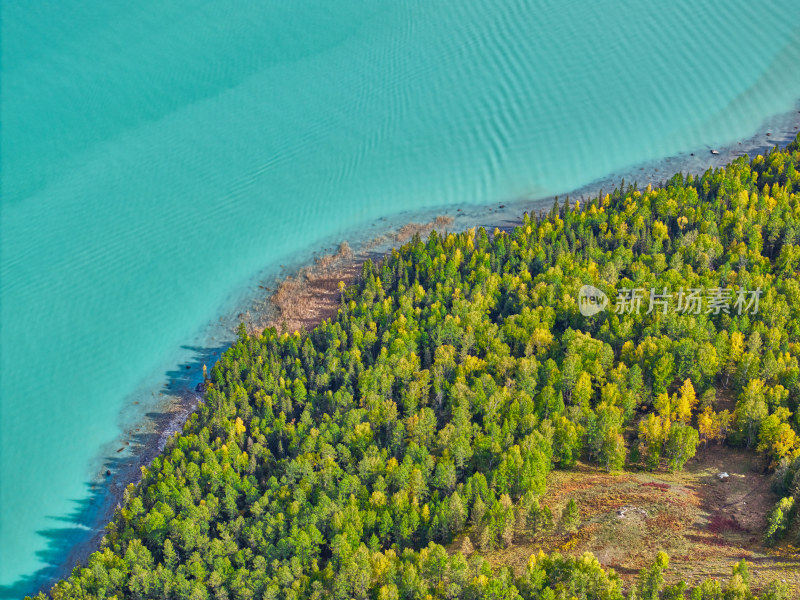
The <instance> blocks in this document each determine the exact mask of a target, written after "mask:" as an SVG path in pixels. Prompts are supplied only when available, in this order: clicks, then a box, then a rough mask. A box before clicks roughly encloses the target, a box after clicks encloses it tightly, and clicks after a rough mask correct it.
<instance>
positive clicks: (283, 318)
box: [239, 216, 453, 335]
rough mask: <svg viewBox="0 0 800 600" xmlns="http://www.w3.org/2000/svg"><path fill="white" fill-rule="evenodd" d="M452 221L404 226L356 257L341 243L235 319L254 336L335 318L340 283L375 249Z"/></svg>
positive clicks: (438, 219)
mask: <svg viewBox="0 0 800 600" xmlns="http://www.w3.org/2000/svg"><path fill="white" fill-rule="evenodd" d="M452 222H453V218H452V217H450V216H438V217H436V218H435V219H434V220H433V221H431V222H429V223H408V224H406V225H403V226H402V227H400V228H399V229H397V230H396V231H392V232H389V233H387V234H385V235H382V236H380V237H378V238H375V239H373V240H370V241H368V242H367V243H365V244H363V245H362V246H361V248H360V250H359V253H358V254H356V253H354V252H353V250H352V249H351V248H350V246H349V245H348V244H347V242H342V243H341V244H340V246H339V249H338V250H337V251H336V252H335V253H333V254H326V255H323V256H321V257H319V258H317V259H316V261H315V262H314V264H313V265H310V266H306V267H304V268H302V269H301V270H300V271H299V272H298V273H296V274H295V275H290V276H289V277H286V278H285V279H284V280H283V281H281V282H279V283H278V285H277V288H276V289H275V291H274V292H273V293H272V294H271V295H270V296H269V297H267V298H266V299H265V300H264V301H263V302H259V303H257V304H256V305H255V307H254V310H253V311H251V312H247V313H242V314H240V315H239V320H240V321H241V322H243V323H245V325H246V326H247V329H248V331H249V333H251V334H254V335H258V334H260V333H261V332H262V331H263V330H264V329H266V328H267V327H275V328H276V329H277V330H279V331H287V332H289V333H292V332H294V331H297V330H299V329H306V330H310V329H312V328H314V327H315V326H317V325H318V324H319V323H320V322H322V321H323V320H325V319H330V318H333V317H335V316H336V311H337V310H338V308H339V301H340V290H339V284H340V282H341V283H344V284H345V285H349V284H351V283H353V282H355V281H356V280H357V279H358V277H359V275H360V274H361V266H362V265H363V263H364V261H365V260H367V259H368V258H371V259H373V260H375V261H378V260H380V259H381V257H382V255H381V253H376V251H375V249H376V248H381V247H383V248H385V247H386V246H387V245H388V244H403V243H405V242H407V241H408V240H410V239H411V238H412V237H414V235H415V234H417V233H419V234H420V235H425V234H427V233H429V232H430V231H432V230H433V229H437V230H444V229H445V228H446V227H447V226H448V225H450V224H451V223H452ZM262 287H263V286H262ZM265 289H267V288H265Z"/></svg>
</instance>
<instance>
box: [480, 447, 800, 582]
mask: <svg viewBox="0 0 800 600" xmlns="http://www.w3.org/2000/svg"><path fill="white" fill-rule="evenodd" d="M721 471H726V472H728V474H729V478H728V479H727V480H726V481H721V480H720V479H719V478H718V477H717V475H718V474H719V473H720V472H721ZM572 498H574V499H575V500H576V501H577V503H578V506H579V507H580V510H581V527H580V528H579V530H578V532H577V534H575V535H573V536H566V535H564V534H562V533H560V532H559V531H558V530H557V528H556V530H555V531H553V532H550V533H548V534H546V535H537V536H535V537H532V536H530V535H528V534H526V533H525V532H518V535H517V536H516V538H515V544H514V545H513V546H512V547H510V548H506V549H503V550H498V551H494V552H492V553H490V554H489V555H488V558H489V560H490V562H492V563H493V564H495V565H501V564H504V565H508V566H511V567H512V568H514V569H515V570H516V571H517V572H521V571H522V570H523V569H524V568H525V565H526V564H527V559H528V557H529V556H530V555H531V554H532V553H535V552H538V551H539V550H544V551H545V552H548V551H554V550H559V551H561V552H562V553H568V554H572V555H576V556H578V555H580V554H582V553H583V552H586V551H589V552H592V553H593V554H594V555H595V556H596V557H597V558H598V560H599V561H600V562H601V563H602V564H603V566H605V567H610V568H613V569H615V570H616V571H617V572H618V573H619V574H620V575H621V576H622V577H623V579H626V580H628V581H630V580H631V579H633V578H634V577H635V576H636V575H637V574H638V572H639V570H640V569H642V568H644V567H646V566H648V565H649V564H650V563H651V562H652V561H653V559H654V558H655V556H656V554H657V553H658V552H659V551H660V550H663V551H664V552H666V553H667V554H669V556H670V567H669V570H668V572H667V580H668V581H669V582H676V581H679V580H684V581H687V582H688V583H691V584H693V583H698V582H700V581H702V580H703V579H707V578H716V579H725V578H727V577H728V576H730V573H731V567H732V566H733V565H734V564H735V563H736V562H738V561H739V560H741V559H742V558H745V559H747V560H748V561H750V562H751V563H752V568H751V574H752V577H753V581H752V587H753V589H754V590H759V589H761V588H763V587H764V586H765V585H767V584H768V583H769V582H770V581H772V580H773V579H779V580H785V581H786V582H787V583H788V584H789V585H790V586H791V587H792V589H793V590H794V591H795V592H800V556H798V555H797V554H794V555H792V554H788V555H786V553H784V554H785V555H780V554H778V553H777V552H774V551H772V550H770V549H768V548H766V547H765V546H764V545H763V543H762V535H763V531H764V526H765V522H766V521H765V519H766V514H767V512H768V511H769V510H770V509H771V508H772V506H773V505H774V503H775V502H776V501H777V498H776V496H775V495H774V494H773V493H772V492H771V491H770V486H769V475H768V474H766V473H764V470H763V463H762V462H761V460H760V459H759V458H758V457H756V456H755V455H754V454H753V453H752V452H746V451H740V450H734V449H730V448H720V447H714V448H709V449H708V450H701V451H700V453H699V455H698V457H697V458H696V459H694V460H692V461H691V462H690V463H689V464H687V466H686V469H685V470H684V471H683V472H682V473H667V472H656V473H650V472H629V473H622V474H619V475H609V474H607V473H605V472H602V471H600V470H598V469H596V468H595V467H593V466H589V465H584V464H579V465H578V466H577V467H576V468H575V469H573V470H570V471H555V472H553V473H552V474H551V475H550V477H549V479H548V492H547V494H546V495H545V497H544V499H543V502H544V504H546V505H547V506H549V507H550V508H551V509H552V511H553V513H554V515H558V514H560V512H561V510H562V509H563V507H564V506H566V504H567V502H568V501H569V500H570V499H572Z"/></svg>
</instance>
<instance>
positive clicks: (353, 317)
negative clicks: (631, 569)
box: [37, 138, 800, 600]
mask: <svg viewBox="0 0 800 600" xmlns="http://www.w3.org/2000/svg"><path fill="white" fill-rule="evenodd" d="M798 169H800V138H798V139H797V140H795V142H793V143H792V144H791V145H790V146H789V147H787V148H786V149H784V150H779V149H777V148H775V149H773V150H771V151H770V152H769V153H767V154H766V155H765V156H761V155H760V156H757V157H755V158H753V159H748V158H747V157H742V158H739V159H737V160H735V161H734V162H733V163H731V164H730V165H728V166H726V167H725V168H722V169H717V170H713V171H712V170H709V171H707V172H706V173H704V174H703V175H702V176H699V177H693V176H691V175H688V176H685V175H682V174H676V175H675V176H673V177H672V178H671V179H670V180H668V181H666V182H664V183H663V184H662V185H661V186H658V187H651V186H648V187H647V188H645V189H637V186H636V185H626V184H625V182H624V181H623V182H622V184H621V185H620V187H619V188H617V189H615V190H614V191H613V192H611V193H608V194H602V193H601V194H599V195H598V196H597V197H596V198H594V199H592V200H591V201H589V202H586V203H584V204H580V203H578V202H570V200H569V198H567V199H564V200H563V201H559V200H558V199H557V200H556V202H555V204H554V205H553V207H552V209H551V210H549V211H543V212H541V213H538V214H532V215H527V214H526V215H525V216H524V217H523V219H522V222H521V224H520V225H519V226H517V227H515V228H513V230H510V231H501V230H495V231H494V232H487V231H485V230H484V229H477V230H470V231H465V232H461V233H448V234H439V233H436V232H433V233H431V234H430V236H429V237H428V238H427V240H423V239H421V238H420V237H419V236H417V237H415V238H414V239H413V240H412V241H411V242H410V243H408V244H406V245H404V246H402V247H400V248H397V249H395V250H393V251H392V252H391V253H390V254H388V255H386V256H385V257H384V259H383V260H381V261H380V262H379V263H373V262H372V261H366V262H365V263H364V265H363V268H362V272H361V276H360V278H359V280H358V281H357V283H355V284H354V285H351V286H348V287H344V286H342V288H341V289H342V294H341V304H340V307H339V309H338V314H337V315H336V317H335V318H333V319H329V320H326V321H324V322H322V323H320V324H319V325H318V326H317V327H315V328H314V329H313V330H312V331H299V332H293V333H289V332H284V331H276V330H275V329H267V330H265V331H264V332H263V333H262V334H260V335H257V336H256V335H248V333H247V331H246V330H245V328H244V327H243V326H242V327H240V330H239V335H238V341H237V342H236V343H235V344H234V345H233V346H232V347H231V348H230V349H229V350H227V351H226V352H225V353H224V355H223V356H222V358H221V359H220V360H219V361H218V362H217V363H216V364H215V365H214V366H213V368H211V369H210V371H209V374H208V382H207V391H206V393H205V398H204V401H203V402H202V403H201V405H200V407H199V409H198V410H197V412H196V413H194V414H193V415H192V416H191V417H190V418H189V419H188V421H187V423H186V425H185V427H184V429H183V431H182V433H180V434H176V436H175V437H174V438H172V439H171V440H170V441H169V443H168V444H167V447H166V449H165V451H164V453H163V454H162V455H161V456H159V457H158V458H156V459H155V460H154V461H153V462H152V464H150V465H149V466H148V467H146V468H143V469H142V480H141V482H140V483H139V484H138V485H130V486H129V487H128V489H127V491H126V493H125V499H124V502H123V504H122V505H121V507H120V508H118V509H117V511H116V513H115V515H114V517H113V520H112V521H111V522H110V523H109V524H108V526H107V533H106V535H105V538H104V540H103V542H102V547H101V549H100V550H99V551H98V552H96V553H94V554H93V555H92V556H91V557H90V559H89V561H88V564H87V565H86V566H79V567H77V568H75V570H74V571H73V573H72V575H71V576H70V577H69V578H68V579H66V580H64V581H61V582H59V583H57V584H56V585H55V586H54V587H53V588H52V589H51V590H50V591H49V592H48V593H40V594H39V595H38V596H37V598H41V599H44V598H48V597H49V598H53V599H66V598H98V599H99V598H120V599H121V598H137V599H138V598H176V599H177V598H181V599H183V598H191V599H196V600H203V599H221V600H224V599H230V600H234V599H236V600H239V599H241V600H249V599H258V600H261V599H265V600H267V599H286V600H295V599H302V598H313V599H321V598H335V599H350V598H354V599H374V600H399V599H421V600H422V599H428V598H430V599H443V598H448V599H450V598H464V599H468V600H469V599H476V600H477V599H497V600H500V599H509V600H512V599H540V598H541V599H545V600H556V599H559V600H570V599H572V598H576V599H581V600H583V599H587V600H588V599H592V600H594V599H597V600H617V599H619V600H622V599H627V600H634V599H637V600H645V599H646V600H657V599H663V600H677V599H681V598H686V599H692V600H747V599H751V598H756V597H758V598H761V599H762V600H778V599H782V598H784V599H785V598H789V597H790V595H789V594H790V592H789V590H788V589H787V588H786V586H785V585H783V584H782V583H780V582H779V581H776V582H774V583H773V584H772V585H771V586H769V587H768V588H767V589H764V590H760V591H759V595H756V594H755V593H753V592H751V590H750V589H749V585H748V582H749V578H750V575H749V571H748V565H747V563H746V562H744V561H742V562H740V563H739V564H736V565H731V574H730V578H729V579H728V580H727V581H717V580H708V581H705V582H703V583H702V584H699V585H694V586H689V585H687V584H686V583H683V582H679V583H677V584H672V585H667V584H666V583H665V576H664V573H665V571H666V570H667V569H668V568H669V567H668V565H669V558H668V557H667V556H666V555H665V554H663V553H660V554H658V555H657V556H654V557H653V562H652V565H651V567H649V568H647V569H644V570H643V571H642V572H641V573H640V575H639V577H638V579H637V580H636V582H635V583H633V584H630V585H627V584H624V583H623V581H622V579H621V577H620V576H619V575H618V574H617V573H615V571H614V570H613V569H610V568H604V567H603V566H602V565H601V564H600V563H599V562H598V560H597V559H596V558H595V557H593V556H592V555H590V554H588V553H587V554H584V555H582V556H570V555H568V554H567V553H565V554H561V553H559V552H555V551H554V552H552V553H549V554H544V553H540V554H538V555H534V556H531V558H530V560H529V561H528V564H527V568H526V569H525V570H524V572H522V573H519V572H516V573H515V572H512V570H511V569H510V568H505V567H501V568H493V567H492V566H491V565H490V564H489V562H488V561H487V560H485V558H484V554H485V553H486V552H488V551H490V550H492V549H495V548H498V547H506V546H509V545H512V544H514V543H515V542H517V541H518V540H520V539H522V538H527V537H530V536H535V535H536V534H537V532H538V531H542V530H544V529H547V528H552V527H564V528H566V529H568V530H569V529H573V528H574V527H575V526H576V521H577V520H578V519H579V515H580V506H577V505H574V503H572V504H571V505H570V506H569V507H568V510H565V511H564V514H562V515H554V514H553V513H552V511H551V510H550V508H549V507H547V506H545V505H544V504H543V503H542V502H540V499H541V498H542V496H543V493H544V491H545V489H546V486H547V477H548V473H550V472H551V471H552V470H553V469H570V468H572V467H573V466H574V465H575V464H576V462H577V461H579V460H580V461H585V462H590V463H593V464H595V465H598V466H599V467H601V468H602V469H605V470H607V471H609V472H617V471H621V470H630V469H643V470H665V469H666V470H680V469H682V468H683V467H684V465H685V464H686V463H687V461H689V460H690V459H692V457H693V456H694V455H695V453H696V452H697V451H698V449H699V448H700V447H701V446H703V447H709V448H712V449H713V447H714V446H715V445H720V444H727V445H732V446H737V447H742V448H749V449H750V450H751V451H752V452H754V453H758V454H759V455H760V456H762V457H763V461H764V464H765V467H766V468H769V469H770V470H772V471H774V473H775V475H774V479H775V486H776V490H777V492H778V494H779V496H780V497H781V498H782V499H781V501H780V502H779V503H778V505H776V506H775V508H774V510H773V511H772V513H771V514H770V515H769V522H768V525H767V528H766V530H765V531H764V536H765V539H767V540H768V541H769V542H770V543H774V544H779V543H784V542H786V541H787V540H788V541H791V542H792V543H800V540H797V539H795V536H797V523H795V513H796V512H797V509H796V506H795V504H796V503H795V498H796V497H797V496H798V495H799V494H800V439H799V438H798V431H800V412H799V411H798V404H799V403H800V363H799V362H798V360H799V359H800V280H798V268H800V172H799V171H798ZM584 286H593V287H594V288H597V289H598V290H601V291H602V292H603V293H604V294H605V295H606V296H607V298H608V300H609V302H608V306H607V308H606V309H605V310H601V311H600V312H597V313H596V314H592V315H589V316H586V315H584V314H583V312H582V310H581V309H582V306H583V305H582V304H581V302H582V298H581V289H582V288H584ZM455 540H459V542H461V541H464V542H465V543H461V544H456V543H455ZM465 546H466V547H467V548H469V549H471V550H472V551H471V552H469V551H467V552H463V551H462V549H463V548H464V547H465Z"/></svg>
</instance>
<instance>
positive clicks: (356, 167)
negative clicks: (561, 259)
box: [0, 0, 800, 597]
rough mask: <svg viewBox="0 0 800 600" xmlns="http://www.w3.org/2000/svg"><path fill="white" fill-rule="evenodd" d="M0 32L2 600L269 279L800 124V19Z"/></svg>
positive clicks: (206, 14) (730, 13) (786, 1)
mask: <svg viewBox="0 0 800 600" xmlns="http://www.w3.org/2000/svg"><path fill="white" fill-rule="evenodd" d="M1 17H2V29H1V30H0V34H1V35H0V44H1V45H2V56H1V59H2V60H1V61H0V86H1V88H0V91H1V92H2V94H1V95H0V153H1V156H0V168H1V169H2V170H1V171H0V176H1V179H0V181H1V182H2V183H1V184H0V192H1V196H0V210H2V213H0V217H1V224H0V317H1V320H0V327H1V329H0V336H1V339H0V341H1V344H0V597H18V596H20V595H22V594H24V593H27V592H34V591H36V589H37V588H38V587H39V586H40V585H42V583H43V582H44V581H46V579H47V577H49V576H51V575H52V574H53V573H55V572H56V571H54V570H53V566H54V565H55V566H57V565H59V564H60V562H62V561H63V557H64V556H65V555H66V553H67V552H68V551H69V549H70V547H71V545H74V544H75V543H77V542H80V541H82V540H85V539H86V538H87V536H89V535H90V534H91V531H90V529H91V527H93V525H92V518H91V517H92V511H93V507H94V506H97V502H98V501H97V498H98V497H99V496H101V495H102V492H98V491H97V488H92V487H91V484H92V483H93V482H96V481H97V480H98V476H101V474H102V472H104V470H105V468H106V467H107V466H108V465H109V464H110V463H109V460H110V459H113V453H114V452H116V448H117V447H118V446H119V445H120V442H119V440H124V439H126V438H125V436H126V435H127V432H128V428H129V427H132V426H133V424H135V423H136V422H137V420H141V418H143V415H144V413H145V412H147V411H148V410H154V407H155V406H156V401H157V398H158V396H157V393H158V392H159V391H160V390H161V389H162V387H163V385H164V383H165V382H166V380H167V379H168V373H169V372H170V371H172V370H174V369H176V368H179V365H180V364H181V363H182V362H183V361H191V360H193V359H194V358H196V356H194V354H193V350H192V349H191V348H192V347H193V346H201V347H203V346H207V345H208V344H209V337H208V336H209V333H208V332H209V331H210V330H209V326H210V324H212V323H214V322H216V321H217V318H218V316H219V315H220V314H223V313H225V311H229V310H233V309H234V307H233V304H235V301H236V299H237V298H238V297H239V296H240V295H241V292H242V290H244V289H246V288H247V286H252V282H253V278H254V277H255V276H256V275H257V274H258V273H264V272H265V269H266V270H267V271H268V270H269V269H277V268H278V265H280V264H288V263H291V262H292V261H296V260H297V257H298V256H302V255H304V253H306V254H307V253H308V252H310V251H311V250H313V249H314V248H316V247H318V246H319V245H320V244H322V243H326V244H327V243H332V242H335V241H336V240H338V239H343V238H345V237H346V238H348V239H351V240H357V239H358V236H359V235H360V233H359V232H361V231H363V230H364V228H366V227H367V226H368V225H369V226H373V225H374V223H375V222H376V220H378V219H380V218H382V217H387V218H391V217H393V216H395V217H396V215H398V214H399V213H401V212H404V213H407V214H413V213H414V212H420V213H421V212H424V211H428V210H431V209H434V208H436V207H444V210H446V207H447V206H453V205H456V204H458V205H459V206H463V205H480V204H486V203H490V202H497V201H508V200H513V199H519V198H523V197H529V198H541V197H545V196H549V195H552V194H556V193H561V192H566V191H569V190H572V189H575V188H578V187H580V186H583V185H585V184H587V183H589V182H591V181H593V180H595V179H597V178H601V177H603V176H604V175H606V174H608V173H610V172H614V171H619V170H622V169H625V168H626V167H629V166H632V165H636V164H638V163H641V162H643V161H653V160H658V159H660V158H663V157H667V156H672V155H675V154H678V153H681V152H688V151H690V150H696V149H701V150H703V149H704V152H707V151H708V147H710V146H716V145H722V144H726V143H731V142H734V141H735V140H737V139H740V138H742V137H746V136H751V135H753V134H754V133H755V132H756V131H757V130H758V129H759V127H761V126H762V124H763V123H764V121H765V119H767V118H769V117H771V116H773V115H776V114H779V113H785V112H786V111H790V110H794V107H795V102H796V100H797V99H798V98H800V10H798V5H797V0H768V1H765V2H760V3H757V2H752V1H751V0H728V1H726V2H720V1H716V2H712V1H710V0H692V1H688V0H671V1H670V2H661V3H645V2H634V1H623V0H595V1H592V2H588V1H570V0H558V1H545V2H541V1H540V2H523V1H520V0H505V1H502V2H498V1H497V0H460V1H459V2H449V3H445V2H430V1H429V2H422V1H410V0H409V1H399V0H398V1H394V2H392V1H388V0H387V1H383V2H378V1H376V0H364V1H361V2H352V1H344V0H337V1H335V2H333V1H330V0H328V1H324V2H323V1H320V0H298V1H294V2H278V1H274V0H260V1H257V2H256V1H254V0H239V1H237V2H205V1H198V0H171V1H170V2H155V1H154V0H140V1H138V2H118V1H109V2H91V3H87V2H78V1H76V0H60V1H59V2H57V3H56V2H44V1H41V0H31V1H29V2H4V3H3V5H2V13H1ZM134 398H135V399H136V400H134ZM134 401H136V402H139V404H136V405H134V404H133V402H134Z"/></svg>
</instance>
